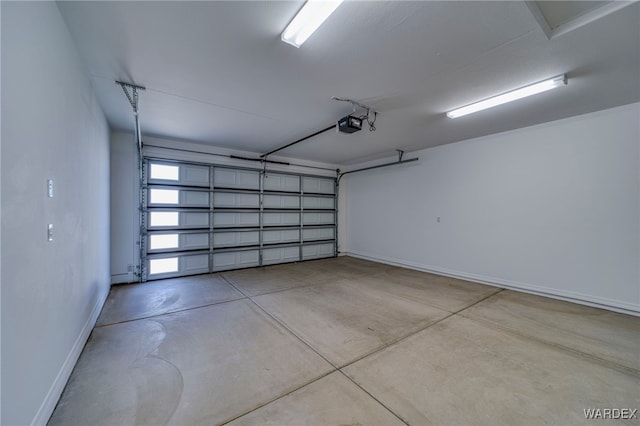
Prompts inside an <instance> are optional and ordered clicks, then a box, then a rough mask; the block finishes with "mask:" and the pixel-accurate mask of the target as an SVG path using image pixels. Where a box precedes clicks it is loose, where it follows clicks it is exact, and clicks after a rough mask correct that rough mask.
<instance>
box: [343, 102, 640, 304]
mask: <svg viewBox="0 0 640 426" xmlns="http://www.w3.org/2000/svg"><path fill="white" fill-rule="evenodd" d="M639 117H640V104H632V105H627V106H623V107H619V108H614V109H609V110H605V111H600V112H596V113H592V114H587V115H583V116H578V117H573V118H569V119H564V120H560V121H556V122H551V123H546V124H542V125H538V126H533V127H529V128H523V129H518V130H515V131H510V132H506V133H501V134H497V135H492V136H487V137H482V138H478V139H473V140H468V141H464V142H459V143H455V144H450V145H444V146H440V147H435V148H431V149H426V150H423V151H420V152H416V153H413V154H414V155H415V156H419V157H420V161H419V162H415V163H411V164H409V165H405V166H396V167H391V168H386V169H377V170H373V171H370V172H363V173H356V174H352V175H348V176H345V178H343V180H347V181H348V184H349V191H348V194H347V198H348V200H347V203H348V212H347V224H346V226H347V234H348V235H347V238H348V240H347V244H348V248H347V251H348V252H349V253H350V254H353V255H356V256H362V257H367V258H371V259H375V260H380V261H384V262H389V263H397V264H402V265H407V266H410V267H413V268H417V269H422V270H427V271H433V272H436V273H442V274H446V275H453V276H458V277H462V278H467V279H471V280H476V281H480V282H488V283H493V284H496V285H499V286H506V287H512V288H519V289H523V290H527V291H533V292H539V293H545V294H550V295H554V296H557V297H564V298H568V299H575V300H578V301H582V302H588V303H594V304H598V305H600V306H604V307H609V308H614V309H618V310H623V311H630V312H636V313H638V312H640V266H639V265H640V261H639V260H640V198H639V197H640V177H639V172H638V170H639V169H640V152H639V145H640V142H639V141H640V124H639V123H640V120H639ZM451 126H455V121H451ZM410 156H413V155H407V158H408V157H410ZM357 167H358V166H355V167H354V168H357ZM438 217H440V222H439V223H438V221H437V218H438Z"/></svg>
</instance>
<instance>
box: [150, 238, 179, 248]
mask: <svg viewBox="0 0 640 426" xmlns="http://www.w3.org/2000/svg"><path fill="white" fill-rule="evenodd" d="M150 240H151V241H150V242H149V245H150V248H151V250H160V249H169V248H178V245H179V244H178V234H163V235H152V236H151V238H150Z"/></svg>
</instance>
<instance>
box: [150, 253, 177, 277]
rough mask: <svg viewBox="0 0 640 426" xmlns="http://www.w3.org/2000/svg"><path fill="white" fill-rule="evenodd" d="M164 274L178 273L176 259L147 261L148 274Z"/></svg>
mask: <svg viewBox="0 0 640 426" xmlns="http://www.w3.org/2000/svg"><path fill="white" fill-rule="evenodd" d="M166 272H178V258H177V257H170V258H168V259H151V260H150V261H149V274H150V275H153V274H164V273H166Z"/></svg>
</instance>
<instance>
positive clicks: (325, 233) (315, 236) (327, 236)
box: [302, 228, 336, 241]
mask: <svg viewBox="0 0 640 426" xmlns="http://www.w3.org/2000/svg"><path fill="white" fill-rule="evenodd" d="M335 234H336V233H335V228H307V229H303V230H302V240H303V241H316V240H332V239H334V238H335Z"/></svg>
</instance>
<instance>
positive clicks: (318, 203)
mask: <svg viewBox="0 0 640 426" xmlns="http://www.w3.org/2000/svg"><path fill="white" fill-rule="evenodd" d="M302 205H303V206H304V208H305V209H335V207H336V205H335V198H334V197H309V196H305V197H303V199H302Z"/></svg>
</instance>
